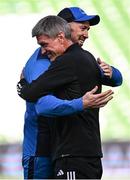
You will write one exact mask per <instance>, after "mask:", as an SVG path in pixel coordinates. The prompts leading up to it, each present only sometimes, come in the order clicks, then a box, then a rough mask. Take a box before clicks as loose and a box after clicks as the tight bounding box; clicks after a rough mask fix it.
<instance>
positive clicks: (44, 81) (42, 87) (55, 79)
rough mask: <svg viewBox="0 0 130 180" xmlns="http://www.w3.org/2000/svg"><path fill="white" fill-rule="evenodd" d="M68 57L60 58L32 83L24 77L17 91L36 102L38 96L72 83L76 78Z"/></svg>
mask: <svg viewBox="0 0 130 180" xmlns="http://www.w3.org/2000/svg"><path fill="white" fill-rule="evenodd" d="M68 62H69V61H67V59H65V58H64V59H63V58H62V56H61V58H58V59H57V60H55V61H54V62H53V63H52V64H51V66H50V67H49V69H48V70H47V71H46V72H44V74H42V75H40V76H39V78H38V79H36V80H34V81H32V83H31V84H29V83H27V81H26V80H25V79H22V80H21V81H20V82H19V83H18V84H17V91H18V94H19V96H20V97H22V98H23V99H25V100H27V101H29V102H35V101H36V100H37V99H38V98H40V97H42V96H44V95H47V94H50V93H52V92H54V91H56V90H57V89H58V88H60V87H62V86H64V85H66V84H69V83H72V82H73V81H74V80H75V76H74V73H73V69H72V67H73V66H72V65H71V63H68Z"/></svg>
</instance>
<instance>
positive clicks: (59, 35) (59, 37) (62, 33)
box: [57, 31, 65, 43]
mask: <svg viewBox="0 0 130 180" xmlns="http://www.w3.org/2000/svg"><path fill="white" fill-rule="evenodd" d="M57 38H58V40H59V41H60V42H61V43H63V41H64V39H65V34H64V32H62V31H61V32H59V34H58V35H57Z"/></svg>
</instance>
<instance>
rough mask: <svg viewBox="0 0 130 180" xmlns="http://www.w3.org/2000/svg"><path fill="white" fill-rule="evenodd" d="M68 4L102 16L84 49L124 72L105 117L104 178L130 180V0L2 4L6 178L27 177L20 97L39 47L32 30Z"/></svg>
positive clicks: (1, 139)
mask: <svg viewBox="0 0 130 180" xmlns="http://www.w3.org/2000/svg"><path fill="white" fill-rule="evenodd" d="M68 6H79V7H81V8H82V9H84V10H85V11H86V12H87V13H88V14H99V15H100V17H101V22H100V24H99V25H98V26H95V27H92V28H91V30H90V32H89V36H90V37H89V39H88V40H87V41H86V43H85V45H84V48H85V49H87V50H89V51H90V52H91V53H93V54H94V56H95V57H96V58H97V57H100V58H101V59H103V60H105V61H106V62H107V63H109V64H111V65H113V66H115V67H117V68H118V69H119V70H120V71H121V72H122V74H123V79H124V81H123V85H122V86H121V87H117V88H114V92H115V95H114V99H113V100H112V101H111V102H110V103H109V104H108V105H107V106H106V107H105V108H103V109H102V110H101V113H100V124H101V135H102V141H103V151H104V158H103V166H104V174H103V179H104V180H105V179H125V178H126V179H130V110H129V108H130V73H129V69H130V61H129V58H130V41H129V35H130V0H123V1H122V0H62V1H59V0H21V1H19V0H0V22H1V23H0V24H1V28H0V41H1V43H0V49H1V53H0V59H1V71H0V82H1V84H2V85H1V93H0V99H1V118H0V119H1V120H0V122H1V123H0V124H1V125H0V178H7V179H11V178H22V168H21V142H22V138H23V134H22V133H23V122H24V120H23V114H24V111H25V103H24V101H23V100H21V99H20V98H19V97H18V96H17V93H16V83H17V81H18V80H19V75H20V72H21V70H22V68H23V66H24V64H25V62H26V60H27V59H28V57H29V56H30V55H31V54H32V52H33V51H34V50H35V48H37V46H38V45H37V44H36V41H35V39H32V38H31V29H32V27H33V26H34V25H35V23H36V22H37V21H38V20H39V19H41V18H42V17H44V16H46V15H50V14H55V15H56V14H57V13H58V12H59V11H60V10H61V9H63V8H64V7H68ZM103 89H104V90H105V89H108V87H103Z"/></svg>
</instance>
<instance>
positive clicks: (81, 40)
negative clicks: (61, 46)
mask: <svg viewBox="0 0 130 180" xmlns="http://www.w3.org/2000/svg"><path fill="white" fill-rule="evenodd" d="M85 40H86V38H84V37H80V38H79V44H80V45H83V44H84V41H85Z"/></svg>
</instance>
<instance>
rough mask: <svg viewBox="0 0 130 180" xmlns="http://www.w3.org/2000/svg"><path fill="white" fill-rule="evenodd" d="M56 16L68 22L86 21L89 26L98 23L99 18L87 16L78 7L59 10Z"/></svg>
mask: <svg viewBox="0 0 130 180" xmlns="http://www.w3.org/2000/svg"><path fill="white" fill-rule="evenodd" d="M57 16H60V17H61V18H63V19H65V20H66V21H67V22H68V23H69V22H85V21H88V22H89V23H90V26H94V25H96V24H98V23H99V21H100V17H99V16H98V15H87V14H86V13H85V12H84V11H83V10H82V9H80V8H78V7H69V8H64V9H63V10H61V11H60V12H59V13H58V15H57Z"/></svg>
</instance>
